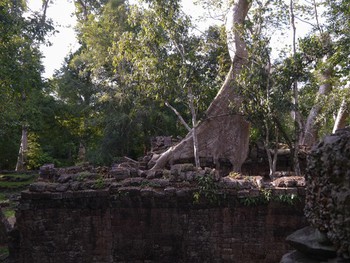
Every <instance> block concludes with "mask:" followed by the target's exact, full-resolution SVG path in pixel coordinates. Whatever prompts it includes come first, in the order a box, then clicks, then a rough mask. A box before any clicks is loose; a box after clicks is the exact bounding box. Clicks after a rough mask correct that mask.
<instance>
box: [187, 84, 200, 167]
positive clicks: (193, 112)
mask: <svg viewBox="0 0 350 263" xmlns="http://www.w3.org/2000/svg"><path fill="white" fill-rule="evenodd" d="M188 92H189V104H190V109H191V115H192V127H193V128H192V129H193V132H192V134H193V152H194V162H195V164H196V167H197V168H199V167H200V166H201V164H200V161H199V155H198V154H199V149H198V137H197V115H196V109H195V108H194V103H193V99H194V98H193V93H192V89H191V87H189V88H188Z"/></svg>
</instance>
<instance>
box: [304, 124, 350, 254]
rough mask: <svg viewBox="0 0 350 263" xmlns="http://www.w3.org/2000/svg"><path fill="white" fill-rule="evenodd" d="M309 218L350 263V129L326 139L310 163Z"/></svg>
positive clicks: (315, 149)
mask: <svg viewBox="0 0 350 263" xmlns="http://www.w3.org/2000/svg"><path fill="white" fill-rule="evenodd" d="M306 181H307V198H306V199H307V201H306V205H305V215H306V217H307V219H308V221H309V222H310V224H311V225H312V226H313V227H315V228H316V229H318V230H319V231H321V232H322V233H324V234H326V235H327V237H328V238H329V240H330V241H331V242H332V243H333V245H334V246H335V247H336V249H337V253H338V255H339V256H342V257H344V258H346V259H348V260H350V128H346V129H341V130H338V131H337V132H336V133H335V134H332V135H329V136H326V137H325V138H324V139H323V140H322V141H321V142H320V143H319V144H318V145H316V146H315V147H314V149H313V150H312V151H311V154H310V156H309V159H308V170H307V174H306Z"/></svg>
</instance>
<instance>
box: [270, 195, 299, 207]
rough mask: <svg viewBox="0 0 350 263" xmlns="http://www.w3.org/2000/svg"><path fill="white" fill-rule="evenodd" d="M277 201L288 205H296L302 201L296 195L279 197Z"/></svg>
mask: <svg viewBox="0 0 350 263" xmlns="http://www.w3.org/2000/svg"><path fill="white" fill-rule="evenodd" d="M275 200H277V201H279V202H281V203H286V204H288V205H294V204H295V203H296V202H298V201H300V198H299V196H297V195H295V194H285V195H279V196H277V197H276V198H275Z"/></svg>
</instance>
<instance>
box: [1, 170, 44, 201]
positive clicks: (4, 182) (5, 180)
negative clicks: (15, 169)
mask: <svg viewBox="0 0 350 263" xmlns="http://www.w3.org/2000/svg"><path fill="white" fill-rule="evenodd" d="M37 177H38V176H37V175H33V174H32V175H28V174H0V189H3V190H20V189H23V188H26V187H27V186H28V185H29V184H31V183H33V182H34V181H35V180H36V178H37ZM0 200H1V196H0Z"/></svg>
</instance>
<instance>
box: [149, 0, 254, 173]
mask: <svg viewBox="0 0 350 263" xmlns="http://www.w3.org/2000/svg"><path fill="white" fill-rule="evenodd" d="M249 2H250V1H248V0H235V1H233V3H232V4H231V5H232V6H231V8H230V12H229V14H228V16H227V24H226V30H227V38H228V40H227V42H228V48H229V51H230V56H231V60H232V64H231V68H230V71H229V73H228V74H227V77H226V80H225V82H224V84H223V85H222V87H221V89H220V90H219V92H218V94H217V95H216V97H215V98H214V100H213V102H212V103H211V104H210V106H209V108H208V109H207V111H206V118H205V119H204V120H203V121H202V122H201V123H199V124H198V126H197V127H196V134H197V139H198V155H199V157H201V158H206V159H207V158H213V161H214V163H215V164H216V166H219V159H221V158H222V159H228V160H229V161H230V162H231V164H232V166H233V170H235V171H239V170H240V168H241V166H242V163H243V162H244V161H245V159H246V157H247V153H248V143H249V123H248V122H247V121H246V120H245V119H244V118H243V116H241V115H238V114H234V113H233V110H232V108H233V107H235V108H236V109H237V108H239V107H240V105H241V99H240V98H239V95H238V94H237V92H236V90H235V87H234V82H235V79H236V78H237V75H238V74H239V73H240V71H241V70H242V67H243V66H244V65H245V64H246V60H247V51H246V46H245V43H244V41H243V39H242V37H241V34H242V32H241V30H242V25H243V22H244V20H245V17H246V15H247V13H248V10H249V7H250V5H249ZM193 157H194V152H193V130H192V131H191V132H189V133H188V135H187V136H186V137H185V138H184V139H183V140H182V141H181V142H180V143H179V144H177V145H175V146H173V147H171V148H170V149H169V150H168V151H166V152H164V153H163V154H162V155H161V156H160V157H159V158H158V159H157V160H156V164H155V165H154V167H153V168H152V169H160V168H163V167H164V166H166V165H167V164H169V163H170V164H171V163H173V162H176V161H178V160H184V159H189V158H193ZM153 161H154V160H153Z"/></svg>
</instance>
